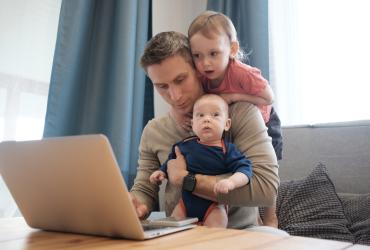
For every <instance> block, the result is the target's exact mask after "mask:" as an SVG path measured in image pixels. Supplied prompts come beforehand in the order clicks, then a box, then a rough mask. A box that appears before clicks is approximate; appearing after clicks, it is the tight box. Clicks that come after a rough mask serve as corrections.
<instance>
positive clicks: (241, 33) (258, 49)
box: [207, 0, 269, 79]
mask: <svg viewBox="0 0 370 250" xmlns="http://www.w3.org/2000/svg"><path fill="white" fill-rule="evenodd" d="M207 9H208V10H214V11H217V12H222V13H224V14H225V15H227V16H228V17H230V19H231V20H232V21H233V23H234V25H235V28H236V30H237V33H238V38H239V41H240V46H241V48H242V49H244V51H245V52H251V54H250V55H249V56H248V60H247V61H246V63H248V64H250V65H252V66H254V67H257V68H259V69H260V70H261V71H262V75H263V76H264V77H265V78H266V79H269V43H268V0H208V2H207Z"/></svg>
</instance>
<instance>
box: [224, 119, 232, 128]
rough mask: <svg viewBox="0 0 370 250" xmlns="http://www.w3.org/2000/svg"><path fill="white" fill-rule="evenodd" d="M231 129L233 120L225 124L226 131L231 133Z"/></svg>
mask: <svg viewBox="0 0 370 250" xmlns="http://www.w3.org/2000/svg"><path fill="white" fill-rule="evenodd" d="M230 127H231V119H230V118H227V120H226V124H225V131H229V129H230Z"/></svg>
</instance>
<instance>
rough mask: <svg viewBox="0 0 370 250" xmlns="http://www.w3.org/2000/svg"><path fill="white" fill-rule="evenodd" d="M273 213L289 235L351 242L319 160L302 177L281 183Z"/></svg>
mask: <svg viewBox="0 0 370 250" xmlns="http://www.w3.org/2000/svg"><path fill="white" fill-rule="evenodd" d="M277 216H278V219H279V228H281V229H283V230H285V231H287V232H288V233H290V234H292V235H299V236H306V237H314V238H322V239H333V240H340V241H350V242H354V236H353V235H352V234H351V232H350V231H349V230H348V228H347V225H349V222H348V220H347V218H346V216H345V214H344V211H343V208H342V204H341V202H340V200H339V198H338V196H337V194H336V192H335V187H334V185H333V183H332V182H331V180H330V179H329V176H328V173H327V170H326V167H325V166H324V165H323V164H319V165H318V166H317V167H316V168H315V169H314V170H313V171H312V172H311V174H310V175H309V176H307V177H306V178H305V179H303V180H298V181H288V182H282V183H281V185H280V188H279V195H278V200H277Z"/></svg>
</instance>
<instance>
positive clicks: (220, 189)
mask: <svg viewBox="0 0 370 250" xmlns="http://www.w3.org/2000/svg"><path fill="white" fill-rule="evenodd" d="M234 188H235V184H234V183H233V182H232V181H231V180H229V179H223V180H220V181H218V182H217V183H216V184H215V186H214V187H213V192H214V193H215V194H227V193H228V192H229V191H231V190H233V189H234Z"/></svg>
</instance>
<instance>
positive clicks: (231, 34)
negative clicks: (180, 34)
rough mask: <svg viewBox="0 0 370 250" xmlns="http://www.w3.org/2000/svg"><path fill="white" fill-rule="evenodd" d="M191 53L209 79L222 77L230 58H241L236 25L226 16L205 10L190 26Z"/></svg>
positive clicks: (220, 78) (199, 68)
mask: <svg viewBox="0 0 370 250" xmlns="http://www.w3.org/2000/svg"><path fill="white" fill-rule="evenodd" d="M188 38H189V41H190V47H191V52H192V55H193V60H194V63H195V65H196V67H197V69H198V71H199V72H200V73H201V74H202V75H204V76H205V77H207V78H209V79H210V80H215V81H220V80H222V79H223V77H224V74H225V71H226V68H227V65H228V63H229V59H234V58H237V59H239V42H238V39H237V34H236V30H235V27H234V25H233V23H232V21H231V20H230V18H228V17H227V16H225V15H224V14H222V13H218V12H214V11H205V12H203V13H202V14H200V15H199V16H198V17H196V18H195V19H194V21H193V22H192V23H191V24H190V27H189V29H188Z"/></svg>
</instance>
